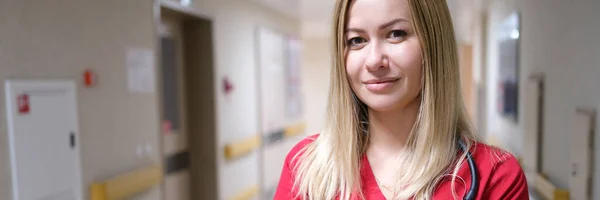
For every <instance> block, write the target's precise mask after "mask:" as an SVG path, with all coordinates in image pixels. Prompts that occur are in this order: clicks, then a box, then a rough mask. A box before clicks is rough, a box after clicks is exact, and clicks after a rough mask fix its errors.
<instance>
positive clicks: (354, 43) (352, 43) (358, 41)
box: [348, 37, 366, 46]
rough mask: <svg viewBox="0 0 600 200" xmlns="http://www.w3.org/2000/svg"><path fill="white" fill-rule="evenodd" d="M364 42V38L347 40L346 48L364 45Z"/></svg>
mask: <svg viewBox="0 0 600 200" xmlns="http://www.w3.org/2000/svg"><path fill="white" fill-rule="evenodd" d="M365 42H366V40H365V39H364V38H361V37H353V38H350V39H349V40H348V46H357V45H361V44H362V43H365Z"/></svg>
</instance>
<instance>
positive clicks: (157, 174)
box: [90, 165, 163, 200]
mask: <svg viewBox="0 0 600 200" xmlns="http://www.w3.org/2000/svg"><path fill="white" fill-rule="evenodd" d="M161 169H162V168H161V167H160V166H159V165H152V166H147V167H143V168H140V169H136V170H133V171H130V172H127V173H124V174H121V175H118V176H115V177H112V178H109V179H107V180H102V181H97V182H94V183H92V184H91V186H90V199H91V200H122V199H127V198H131V197H133V196H135V195H137V194H140V193H141V192H144V191H147V190H149V189H151V188H152V187H154V186H157V185H158V184H160V182H161V180H162V178H163V173H162V170H161Z"/></svg>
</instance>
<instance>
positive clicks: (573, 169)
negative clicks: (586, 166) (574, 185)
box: [571, 163, 577, 177]
mask: <svg viewBox="0 0 600 200" xmlns="http://www.w3.org/2000/svg"><path fill="white" fill-rule="evenodd" d="M572 165H573V166H572V167H571V176H572V177H575V176H577V164H576V163H573V164H572Z"/></svg>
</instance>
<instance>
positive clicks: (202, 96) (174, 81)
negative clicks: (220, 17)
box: [158, 5, 217, 200]
mask: <svg viewBox="0 0 600 200" xmlns="http://www.w3.org/2000/svg"><path fill="white" fill-rule="evenodd" d="M159 23H160V24H159V26H158V27H159V30H158V32H159V34H158V35H159V44H160V56H159V57H160V65H159V66H160V67H159V72H160V76H159V80H160V88H161V89H160V105H161V109H160V110H161V120H162V122H161V123H162V135H161V137H160V138H161V149H162V150H161V153H162V157H163V159H164V169H165V179H164V183H163V195H164V196H163V199H169V200H191V199H217V151H216V129H215V127H216V124H215V122H216V121H215V118H216V115H215V112H216V111H215V109H216V106H215V100H214V99H215V98H214V95H215V91H214V88H215V87H214V64H213V49H214V48H213V43H212V23H211V21H210V20H208V19H204V18H202V17H199V16H196V15H194V14H189V13H186V12H184V11H181V10H179V9H177V8H174V7H172V6H168V5H161V7H160V22H159Z"/></svg>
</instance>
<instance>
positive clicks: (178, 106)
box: [159, 10, 190, 200]
mask: <svg viewBox="0 0 600 200" xmlns="http://www.w3.org/2000/svg"><path fill="white" fill-rule="evenodd" d="M163 11H164V12H161V25H160V26H161V29H160V33H159V34H160V45H161V66H160V67H161V81H162V90H161V97H162V99H161V102H162V121H163V127H165V128H164V129H163V135H162V137H163V138H162V142H161V145H162V154H163V155H164V158H165V166H166V167H165V170H166V171H165V182H164V188H165V190H164V195H165V199H170V200H187V199H190V198H189V195H190V190H189V187H190V175H189V170H188V166H189V148H188V130H187V124H186V122H187V119H186V116H187V113H186V111H187V104H186V101H185V99H186V93H185V79H184V74H185V67H184V66H185V57H184V45H185V42H184V37H183V31H182V28H183V24H182V18H181V16H180V15H178V14H176V13H173V12H167V11H166V10H163Z"/></svg>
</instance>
